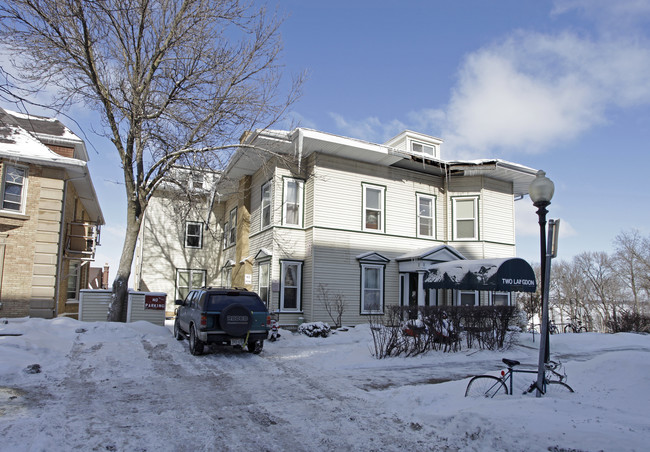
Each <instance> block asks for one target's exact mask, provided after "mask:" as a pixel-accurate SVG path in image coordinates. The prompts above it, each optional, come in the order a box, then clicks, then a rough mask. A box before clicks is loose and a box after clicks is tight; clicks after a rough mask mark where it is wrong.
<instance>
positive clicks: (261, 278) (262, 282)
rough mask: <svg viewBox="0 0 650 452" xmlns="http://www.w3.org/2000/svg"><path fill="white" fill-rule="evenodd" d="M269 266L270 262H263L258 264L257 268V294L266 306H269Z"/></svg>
mask: <svg viewBox="0 0 650 452" xmlns="http://www.w3.org/2000/svg"><path fill="white" fill-rule="evenodd" d="M269 268H270V264H269V263H268V262H264V263H262V264H260V266H259V270H258V272H259V273H258V285H259V289H258V295H259V296H260V298H261V299H262V301H263V302H264V304H265V305H266V307H267V308H268V307H269V281H270V278H269V277H270V274H269Z"/></svg>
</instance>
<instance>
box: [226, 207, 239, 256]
mask: <svg viewBox="0 0 650 452" xmlns="http://www.w3.org/2000/svg"><path fill="white" fill-rule="evenodd" d="M233 214H234V215H233ZM233 217H234V219H233ZM228 218H229V220H228V224H229V228H228V246H232V245H235V244H237V207H233V208H232V209H230V216H229V217H228ZM233 232H234V237H233Z"/></svg>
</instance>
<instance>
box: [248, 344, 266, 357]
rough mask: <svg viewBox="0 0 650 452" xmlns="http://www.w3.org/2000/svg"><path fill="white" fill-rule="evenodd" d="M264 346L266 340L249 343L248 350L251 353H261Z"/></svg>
mask: <svg viewBox="0 0 650 452" xmlns="http://www.w3.org/2000/svg"><path fill="white" fill-rule="evenodd" d="M263 348H264V341H255V342H249V343H248V351H249V352H250V353H255V354H256V355H259V354H260V353H262V349H263Z"/></svg>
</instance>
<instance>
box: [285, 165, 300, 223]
mask: <svg viewBox="0 0 650 452" xmlns="http://www.w3.org/2000/svg"><path fill="white" fill-rule="evenodd" d="M290 182H295V183H296V185H297V196H296V197H297V203H296V204H297V205H298V206H297V210H298V212H297V213H298V222H297V224H294V223H288V222H287V207H288V205H289V203H288V202H287V191H288V184H289V183H290ZM304 185H305V182H304V181H302V180H300V179H295V178H292V177H285V178H284V180H283V182H282V226H287V227H290V228H302V220H303V218H302V214H303V208H304V206H303V201H304V199H303V194H304Z"/></svg>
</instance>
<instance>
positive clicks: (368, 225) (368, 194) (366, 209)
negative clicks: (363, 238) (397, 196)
mask: <svg viewBox="0 0 650 452" xmlns="http://www.w3.org/2000/svg"><path fill="white" fill-rule="evenodd" d="M385 190H386V189H385V187H379V186H376V185H366V184H363V229H364V230H366V231H377V232H383V231H384V191H385Z"/></svg>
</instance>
